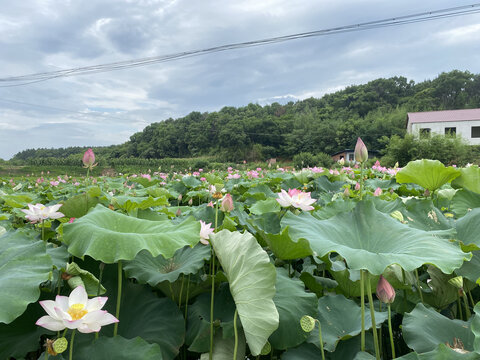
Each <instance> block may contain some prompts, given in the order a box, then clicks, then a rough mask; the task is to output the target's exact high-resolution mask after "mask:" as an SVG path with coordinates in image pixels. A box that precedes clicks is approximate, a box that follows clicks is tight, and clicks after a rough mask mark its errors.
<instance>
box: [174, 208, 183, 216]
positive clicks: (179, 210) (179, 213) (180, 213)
mask: <svg viewBox="0 0 480 360" xmlns="http://www.w3.org/2000/svg"><path fill="white" fill-rule="evenodd" d="M175 215H176V216H177V217H178V216H180V215H182V209H180V208H178V209H177V212H176V214H175Z"/></svg>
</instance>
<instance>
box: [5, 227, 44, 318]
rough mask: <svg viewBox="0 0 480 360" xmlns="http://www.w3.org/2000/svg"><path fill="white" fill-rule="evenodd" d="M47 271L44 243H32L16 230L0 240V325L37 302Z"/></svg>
mask: <svg viewBox="0 0 480 360" xmlns="http://www.w3.org/2000/svg"><path fill="white" fill-rule="evenodd" d="M51 270H52V259H51V258H50V256H49V255H48V254H47V252H46V246H45V242H43V241H41V240H40V241H32V240H31V239H30V238H28V237H27V236H26V235H25V234H23V233H22V232H20V231H17V232H9V233H6V234H4V235H3V236H2V237H0V289H2V296H1V297H0V323H6V324H9V323H11V322H12V321H13V320H15V319H16V318H17V317H18V316H20V315H21V314H22V313H23V312H24V311H25V309H26V308H27V305H28V304H30V303H32V302H35V301H37V300H38V297H39V296H40V288H39V285H40V284H41V283H42V282H44V281H47V280H48V279H49V277H50V272H51Z"/></svg>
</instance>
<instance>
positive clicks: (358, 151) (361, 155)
mask: <svg viewBox="0 0 480 360" xmlns="http://www.w3.org/2000/svg"><path fill="white" fill-rule="evenodd" d="M367 159H368V150H367V147H366V146H365V144H364V143H363V141H362V139H360V138H358V139H357V145H355V160H356V161H358V162H361V163H363V162H365V161H367Z"/></svg>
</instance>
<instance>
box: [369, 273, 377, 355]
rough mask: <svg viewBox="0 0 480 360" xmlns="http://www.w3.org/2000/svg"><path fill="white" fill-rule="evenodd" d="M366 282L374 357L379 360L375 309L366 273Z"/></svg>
mask: <svg viewBox="0 0 480 360" xmlns="http://www.w3.org/2000/svg"><path fill="white" fill-rule="evenodd" d="M366 281H367V296H368V303H369V305H370V317H371V319H372V332H373V343H374V345H375V357H376V359H377V360H380V348H379V347H378V336H377V326H376V322H375V308H374V307H373V297H372V285H371V284H370V275H369V273H368V272H367V273H366Z"/></svg>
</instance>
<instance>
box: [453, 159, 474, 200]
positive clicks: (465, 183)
mask: <svg viewBox="0 0 480 360" xmlns="http://www.w3.org/2000/svg"><path fill="white" fill-rule="evenodd" d="M452 186H453V187H455V188H464V189H468V190H470V191H473V192H475V193H477V194H480V168H479V167H478V166H470V167H467V168H463V169H460V176H459V177H457V178H456V179H455V180H453V181H452Z"/></svg>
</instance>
